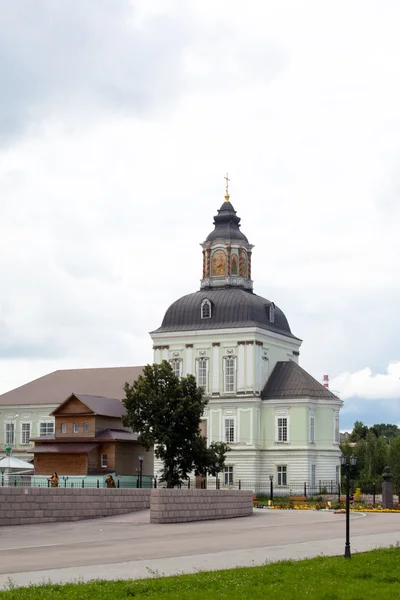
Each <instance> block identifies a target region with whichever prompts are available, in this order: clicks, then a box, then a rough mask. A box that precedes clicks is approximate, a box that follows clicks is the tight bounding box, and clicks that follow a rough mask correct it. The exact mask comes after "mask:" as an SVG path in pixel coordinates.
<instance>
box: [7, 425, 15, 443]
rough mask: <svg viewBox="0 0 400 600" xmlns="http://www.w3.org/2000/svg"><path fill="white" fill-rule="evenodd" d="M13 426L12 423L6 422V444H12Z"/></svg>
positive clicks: (13, 436)
mask: <svg viewBox="0 0 400 600" xmlns="http://www.w3.org/2000/svg"><path fill="white" fill-rule="evenodd" d="M14 442H15V427H14V423H6V444H14Z"/></svg>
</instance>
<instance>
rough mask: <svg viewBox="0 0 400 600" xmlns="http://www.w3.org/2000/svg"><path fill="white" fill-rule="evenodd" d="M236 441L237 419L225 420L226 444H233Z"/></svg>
mask: <svg viewBox="0 0 400 600" xmlns="http://www.w3.org/2000/svg"><path fill="white" fill-rule="evenodd" d="M234 441H235V419H225V442H226V443H227V444H233V442H234Z"/></svg>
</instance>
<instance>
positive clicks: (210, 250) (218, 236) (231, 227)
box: [201, 174, 253, 291]
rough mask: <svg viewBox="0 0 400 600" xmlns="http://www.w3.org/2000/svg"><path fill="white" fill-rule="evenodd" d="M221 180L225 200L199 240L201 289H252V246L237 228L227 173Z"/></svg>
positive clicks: (236, 217)
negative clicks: (201, 250)
mask: <svg viewBox="0 0 400 600" xmlns="http://www.w3.org/2000/svg"><path fill="white" fill-rule="evenodd" d="M225 181H226V189H225V201H224V202H223V204H222V206H221V208H220V209H219V210H218V214H217V215H215V217H214V225H215V228H214V231H212V232H211V233H210V234H209V235H208V236H207V239H206V240H205V242H203V244H201V246H202V248H203V278H202V280H201V289H209V288H222V287H238V288H242V289H246V290H249V291H252V290H253V281H252V279H251V251H252V249H253V246H252V245H251V244H249V241H248V239H247V237H246V236H245V235H244V233H242V232H241V231H240V218H239V217H238V216H237V215H236V211H235V209H234V208H233V206H232V204H231V201H230V195H229V181H230V180H229V178H228V174H226V177H225Z"/></svg>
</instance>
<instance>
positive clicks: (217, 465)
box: [215, 462, 219, 490]
mask: <svg viewBox="0 0 400 600" xmlns="http://www.w3.org/2000/svg"><path fill="white" fill-rule="evenodd" d="M218 471H219V462H216V463H215V486H216V489H217V490H219V479H218Z"/></svg>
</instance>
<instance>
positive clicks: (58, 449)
mask: <svg viewBox="0 0 400 600" xmlns="http://www.w3.org/2000/svg"><path fill="white" fill-rule="evenodd" d="M98 446H99V444H93V443H92V444H90V443H86V444H85V443H82V444H76V443H67V444H43V446H35V447H34V448H32V450H30V451H29V452H33V454H39V453H44V454H48V453H52V454H56V453H57V454H87V453H88V452H91V451H92V450H94V449H95V448H97V447H98Z"/></svg>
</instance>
